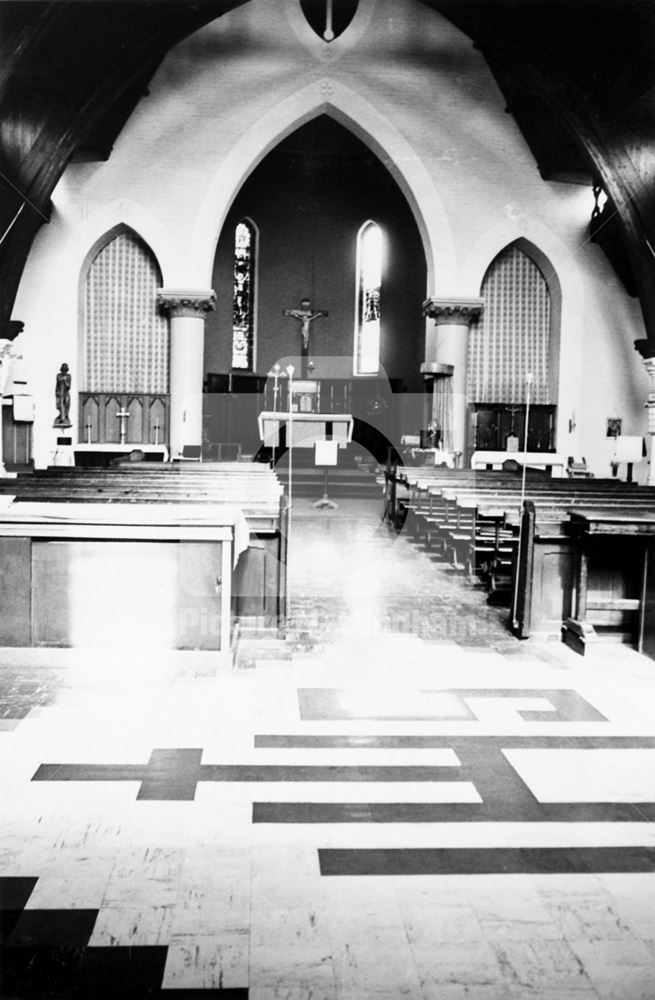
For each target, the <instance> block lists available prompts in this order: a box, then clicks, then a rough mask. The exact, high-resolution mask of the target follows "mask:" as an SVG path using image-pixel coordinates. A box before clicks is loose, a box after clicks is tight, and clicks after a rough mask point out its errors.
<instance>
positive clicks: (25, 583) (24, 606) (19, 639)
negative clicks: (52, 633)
mask: <svg viewBox="0 0 655 1000" xmlns="http://www.w3.org/2000/svg"><path fill="white" fill-rule="evenodd" d="M30 548H31V540H30V539H29V538H0V566H1V567H2V572H0V608H1V609H2V614H0V646H30V645H31V644H32V630H31V621H30V606H31V600H30V583H31V565H30Z"/></svg>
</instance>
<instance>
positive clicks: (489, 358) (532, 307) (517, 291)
mask: <svg viewBox="0 0 655 1000" xmlns="http://www.w3.org/2000/svg"><path fill="white" fill-rule="evenodd" d="M481 295H482V297H483V299H484V311H483V314H482V316H481V318H480V320H479V321H478V322H477V323H476V324H475V325H474V326H473V327H472V328H471V336H470V338H469V357H468V398H469V399H470V400H471V401H473V402H479V403H516V402H522V401H523V399H524V397H525V376H526V375H527V374H528V372H531V373H532V375H533V376H534V382H533V387H532V402H533V403H550V402H551V398H550V377H549V374H550V373H549V355H550V326H551V302H550V292H549V289H548V284H547V282H546V279H545V278H544V276H543V274H542V273H541V270H540V269H539V267H538V266H537V264H536V263H535V262H534V260H533V259H532V257H530V256H529V255H528V254H527V253H524V252H523V250H521V249H520V248H519V247H517V246H516V245H515V244H511V245H510V246H508V247H506V248H505V249H504V250H502V251H501V252H500V253H499V254H498V256H497V257H496V258H495V259H494V260H493V261H492V262H491V264H490V265H489V268H488V270H487V273H486V274H485V277H484V281H483V283H482V290H481Z"/></svg>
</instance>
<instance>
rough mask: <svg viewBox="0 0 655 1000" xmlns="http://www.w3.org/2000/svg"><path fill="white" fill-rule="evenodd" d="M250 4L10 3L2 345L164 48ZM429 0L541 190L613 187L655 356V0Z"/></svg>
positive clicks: (2, 54)
mask: <svg viewBox="0 0 655 1000" xmlns="http://www.w3.org/2000/svg"><path fill="white" fill-rule="evenodd" d="M243 2H247V0H0V335H4V336H11V335H12V333H15V329H14V330H12V329H11V327H10V326H9V324H8V321H9V318H10V316H11V311H12V308H13V303H14V299H15V295H16V290H17V287H18V282H19V280H20V276H21V274H22V270H23V268H24V265H25V261H26V259H27V255H28V253H29V249H30V246H31V244H32V241H33V239H34V236H35V234H36V232H37V231H38V228H39V227H40V226H41V225H42V224H43V223H44V222H46V221H47V220H48V218H49V214H50V196H51V194H52V191H53V190H54V187H55V185H56V183H57V181H58V180H59V178H60V177H61V175H62V173H63V171H64V169H65V168H66V165H67V164H68V163H69V162H70V161H71V160H74V159H77V160H81V159H94V160H98V159H100V160H102V159H107V158H108V157H109V156H110V155H111V149H112V146H113V144H114V142H115V139H116V137H117V135H118V134H119V132H120V130H121V128H122V127H123V125H124V124H125V122H126V120H127V118H128V117H129V115H130V114H131V112H132V110H133V109H134V107H135V105H136V103H137V101H138V100H139V99H140V97H142V96H143V95H144V93H146V92H147V87H148V83H149V81H150V79H151V77H152V75H153V73H154V72H155V70H156V68H157V66H158V65H159V64H160V62H161V60H162V59H163V57H164V56H165V55H166V53H167V52H168V51H169V49H171V48H172V47H173V46H174V45H176V44H177V43H178V42H180V41H181V40H182V39H183V38H184V37H186V36H187V35H189V34H191V33H192V32H193V31H195V30H197V29H198V28H199V27H201V26H202V25H204V24H206V23H208V22H210V21H212V20H214V19H215V18H217V17H220V16H222V15H223V14H225V13H227V12H228V11H230V10H232V9H234V8H235V7H238V6H240V5H241V3H243ZM312 2H313V3H314V6H316V3H315V2H314V0H312ZM421 2H423V3H424V4H425V5H426V6H428V7H430V8H432V9H434V10H436V11H439V12H440V13H441V14H443V15H444V16H445V17H447V18H448V19H449V20H450V21H452V23H453V24H455V25H456V26H457V27H458V28H460V29H461V30H462V31H463V32H464V33H465V34H466V35H468V36H469V37H470V38H471V40H472V43H473V44H474V45H475V47H476V48H477V49H479V50H480V52H481V53H482V55H483V56H484V57H485V59H486V61H487V63H488V65H489V67H490V69H491V71H492V73H493V74H494V76H495V78H496V80H497V82H498V85H499V87H500V88H501V91H502V93H503V95H504V97H505V100H506V103H507V110H508V112H509V113H510V114H512V115H513V116H514V118H515V120H516V122H517V124H518V126H519V128H520V129H521V131H522V133H523V135H524V137H525V140H526V142H527V143H528V145H529V147H530V149H531V150H532V153H533V155H534V157H535V160H536V162H537V165H538V167H539V170H540V172H541V175H542V177H543V178H544V180H547V181H549V180H557V181H569V182H573V183H589V182H590V181H591V180H592V179H594V180H596V181H598V182H599V183H601V184H602V186H603V188H604V190H605V191H606V193H607V195H608V197H609V202H608V205H607V207H606V208H605V210H604V212H603V215H602V217H601V218H600V219H599V220H596V224H595V229H596V238H597V239H598V241H599V242H600V243H601V244H602V245H603V248H604V249H605V250H606V252H607V253H608V256H610V259H613V261H614V263H615V266H616V267H617V271H619V273H620V274H621V275H622V277H623V279H624V281H625V282H626V285H627V287H628V288H629V290H631V291H632V292H634V293H636V294H638V295H639V298H640V301H641V305H642V311H643V314H644V318H645V322H646V329H647V331H648V337H649V342H648V343H647V344H646V345H642V346H643V347H644V350H645V352H646V353H647V354H648V355H655V250H653V249H652V248H654V247H655V59H654V58H653V52H655V0H421ZM344 3H346V4H348V5H350V6H352V0H344ZM335 4H336V8H337V18H336V21H337V27H338V26H339V25H338V8H339V3H338V0H335ZM310 6H311V4H310Z"/></svg>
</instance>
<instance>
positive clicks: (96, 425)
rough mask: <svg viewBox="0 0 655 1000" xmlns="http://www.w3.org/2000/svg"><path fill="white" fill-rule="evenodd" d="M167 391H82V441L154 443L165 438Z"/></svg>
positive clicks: (166, 432) (167, 405)
mask: <svg viewBox="0 0 655 1000" xmlns="http://www.w3.org/2000/svg"><path fill="white" fill-rule="evenodd" d="M168 423H169V397H168V394H166V393H147V392H81V393H80V394H79V441H80V443H81V444H157V445H163V444H165V443H166V442H167V441H168Z"/></svg>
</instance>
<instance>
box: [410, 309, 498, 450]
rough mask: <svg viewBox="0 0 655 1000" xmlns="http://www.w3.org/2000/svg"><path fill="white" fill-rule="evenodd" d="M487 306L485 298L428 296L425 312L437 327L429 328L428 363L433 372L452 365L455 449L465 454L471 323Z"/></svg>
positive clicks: (427, 367) (423, 366)
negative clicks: (430, 297) (467, 363)
mask: <svg viewBox="0 0 655 1000" xmlns="http://www.w3.org/2000/svg"><path fill="white" fill-rule="evenodd" d="M483 308H484V300H483V299H473V298H471V299H458V298H448V299H426V301H425V302H424V303H423V315H424V316H429V317H430V318H431V319H433V320H434V323H435V328H434V330H429V331H428V333H427V336H426V342H425V364H424V365H422V366H421V370H422V371H423V372H424V373H427V374H429V373H430V372H431V371H435V369H437V370H438V371H440V372H445V371H447V369H446V366H452V376H451V377H452V394H451V399H452V404H451V406H452V414H451V428H452V431H451V433H452V449H453V451H454V452H455V453H458V452H459V454H460V455H462V456H463V455H464V449H465V445H466V426H467V398H466V362H467V355H468V333H469V327H470V325H471V323H472V322H473V321H474V320H476V319H478V317H479V316H480V315H481V313H482V310H483Z"/></svg>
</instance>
